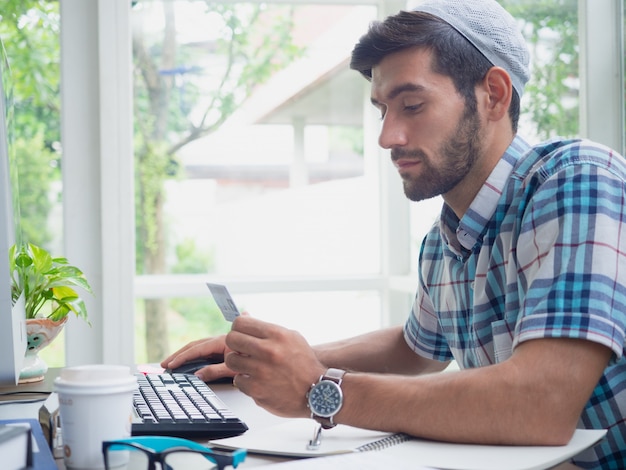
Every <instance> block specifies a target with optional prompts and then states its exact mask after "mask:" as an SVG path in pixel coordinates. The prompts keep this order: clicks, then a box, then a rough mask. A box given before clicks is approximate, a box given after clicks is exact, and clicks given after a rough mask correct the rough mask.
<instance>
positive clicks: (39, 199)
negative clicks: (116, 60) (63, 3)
mask: <svg viewBox="0 0 626 470" xmlns="http://www.w3.org/2000/svg"><path fill="white" fill-rule="evenodd" d="M59 31H60V15H59V2H50V1H48V0H4V1H3V3H2V8H1V9H0V38H1V39H2V41H3V43H4V46H5V49H6V53H7V56H8V59H9V64H10V68H11V93H12V97H13V106H14V113H13V122H12V131H13V145H14V148H13V152H14V155H15V159H16V162H17V173H18V175H19V191H18V194H19V198H18V199H19V203H20V216H21V217H20V225H21V229H22V232H23V238H24V240H28V241H30V242H32V243H34V244H36V245H45V244H47V243H48V242H49V241H50V238H51V236H50V232H49V231H48V227H47V224H46V223H45V222H46V221H47V218H48V214H49V213H50V210H51V208H52V201H51V196H50V189H51V185H52V183H53V182H54V181H55V180H57V181H58V180H59V179H60V174H59V171H58V170H57V169H56V167H57V160H58V156H57V155H56V154H55V152H54V150H53V148H54V147H56V146H58V142H59V141H60V112H59V107H60V105H59V99H60V98H59V95H60V94H59V82H60V45H59Z"/></svg>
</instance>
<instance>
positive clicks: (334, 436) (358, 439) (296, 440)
mask: <svg viewBox="0 0 626 470" xmlns="http://www.w3.org/2000/svg"><path fill="white" fill-rule="evenodd" d="M315 429H316V427H315V424H314V421H312V420H311V419H292V420H286V421H285V422H283V423H281V424H278V425H275V426H270V427H267V428H261V429H253V430H249V431H248V432H246V433H245V434H242V435H240V436H236V437H229V438H225V439H216V440H212V441H209V445H210V446H211V447H216V448H223V449H235V448H245V449H248V452H250V453H257V454H267V455H278V456H283V457H326V458H324V459H323V461H324V465H325V466H324V468H329V469H334V468H338V469H339V468H341V469H342V470H345V469H347V468H358V465H359V464H364V463H366V462H367V461H368V460H369V459H371V458H372V457H373V455H369V454H365V452H367V451H378V452H376V454H380V455H379V456H378V455H377V457H380V458H382V459H385V460H386V462H387V463H389V464H390V465H389V468H406V466H404V467H403V466H402V465H400V464H401V463H402V462H404V463H406V462H410V463H411V465H412V467H411V468H413V469H415V468H418V466H420V465H421V466H426V467H435V468H438V469H451V470H456V469H464V470H476V469H481V470H489V469H492V470H501V469H502V468H507V469H510V470H538V469H546V468H550V467H553V466H555V465H557V464H559V463H561V462H564V461H566V460H568V459H570V458H571V457H573V456H575V455H577V454H579V453H580V452H582V451H584V450H585V449H587V448H589V447H591V446H593V445H594V444H596V443H597V442H598V441H600V440H601V439H602V438H603V437H604V436H605V434H606V431H605V430H587V429H585V430H581V429H578V430H576V432H575V433H574V436H573V437H572V439H571V441H570V442H569V443H568V444H567V445H564V446H534V447H533V446H496V445H469V444H454V443H448V442H436V441H428V440H424V439H415V438H411V437H410V436H407V435H406V434H390V433H384V432H380V431H370V430H366V429H359V428H353V427H351V426H344V425H341V424H340V425H338V426H337V427H335V428H333V429H329V430H326V431H323V433H322V440H321V445H320V446H319V448H318V449H316V450H311V449H309V448H307V444H308V443H309V440H311V439H312V437H313V435H314V430H315ZM340 456H341V458H339V457H340ZM305 460H308V459H305ZM315 461H316V462H317V463H318V464H319V463H320V461H318V460H317V459H315ZM335 461H336V463H337V465H336V466H335V465H333V463H335ZM313 463H314V462H311V464H313ZM326 464H328V465H326ZM396 464H398V465H396ZM307 465H308V464H307V463H306V462H305V461H302V460H299V461H294V462H291V463H290V464H287V463H284V464H279V466H280V468H285V469H287V468H291V466H293V468H294V470H295V469H296V468H298V469H300V468H302V469H303V470H304V469H305V468H312V467H310V466H307ZM350 465H352V466H350ZM363 468H365V467H363Z"/></svg>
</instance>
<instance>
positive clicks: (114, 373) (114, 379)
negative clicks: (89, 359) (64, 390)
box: [55, 364, 136, 385]
mask: <svg viewBox="0 0 626 470" xmlns="http://www.w3.org/2000/svg"><path fill="white" fill-rule="evenodd" d="M130 380H132V381H135V380H136V379H135V377H134V376H133V375H131V373H130V367H128V366H118V365H108V364H89V365H81V366H73V367H64V368H63V369H61V372H60V374H59V377H58V378H57V379H56V380H55V382H57V383H60V384H71V385H82V384H84V385H94V384H100V383H101V384H107V385H113V384H117V383H127V382H129V381H130Z"/></svg>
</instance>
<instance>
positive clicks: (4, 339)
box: [0, 38, 26, 385]
mask: <svg viewBox="0 0 626 470" xmlns="http://www.w3.org/2000/svg"><path fill="white" fill-rule="evenodd" d="M11 83H12V82H11V76H10V69H9V62H8V60H7V55H6V52H5V49H4V44H3V43H2V39H1V38H0V385H16V384H17V383H18V380H19V375H20V371H21V369H22V364H23V362H24V353H25V352H26V314H25V311H24V299H23V296H22V297H20V299H18V301H16V302H15V305H14V304H13V301H12V295H11V273H10V271H9V269H10V268H9V248H10V247H11V246H12V245H13V244H14V243H16V242H19V241H21V235H20V233H19V205H18V203H17V168H16V162H15V160H14V154H13V152H12V146H11V138H12V127H11V126H12V123H13V122H12V118H13V101H12V85H11Z"/></svg>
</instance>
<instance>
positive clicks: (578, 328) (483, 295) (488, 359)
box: [404, 137, 626, 469]
mask: <svg viewBox="0 0 626 470" xmlns="http://www.w3.org/2000/svg"><path fill="white" fill-rule="evenodd" d="M419 266H420V268H419V269H420V283H419V288H418V291H417V296H416V299H415V304H414V306H413V312H412V315H410V316H409V319H408V320H407V323H406V325H405V329H404V331H405V338H406V341H407V343H408V344H409V346H410V347H411V348H412V349H413V350H414V351H415V352H416V353H418V354H420V355H422V356H425V357H428V358H431V359H436V360H449V359H455V360H456V361H457V362H458V364H459V366H460V367H461V368H469V367H480V366H485V365H489V364H495V363H498V362H502V361H504V360H506V359H508V358H509V357H510V356H511V353H512V350H513V349H514V348H515V346H516V345H517V344H519V343H521V342H523V341H527V340H531V339H535V338H579V339H586V340H589V341H594V342H597V343H600V344H603V345H605V346H607V347H608V348H610V349H611V350H612V351H613V353H614V355H613V358H612V360H611V363H610V364H609V367H607V369H606V370H605V371H604V375H603V376H602V378H601V379H600V382H599V383H598V385H597V387H596V388H595V390H594V392H593V395H592V397H591V399H590V400H589V402H588V403H587V405H586V407H585V410H584V411H583V414H582V416H581V419H580V421H579V427H581V428H596V429H598V428H605V429H608V430H609V433H608V435H607V438H606V439H604V440H603V441H602V443H601V444H599V445H597V446H596V447H594V448H593V449H591V450H590V451H588V452H585V453H583V454H581V455H580V456H578V457H577V458H576V460H575V463H576V464H577V465H579V466H581V467H583V468H598V469H600V468H602V469H624V468H626V440H625V439H626V422H625V418H626V359H625V357H624V355H623V351H624V337H625V330H626V161H625V160H624V158H623V157H622V156H620V155H619V154H617V153H616V152H613V151H612V150H610V149H608V148H606V147H603V146H600V145H598V144H595V143H592V142H589V141H585V140H552V141H548V142H546V143H543V144H540V145H538V146H535V147H532V148H531V147H530V146H529V145H528V144H527V143H526V142H524V141H523V139H521V138H520V137H516V138H515V139H514V141H513V142H512V144H511V145H510V147H509V148H508V149H507V151H506V153H505V154H504V155H503V157H502V158H501V159H500V161H499V163H498V165H497V166H496V168H495V169H494V170H493V171H492V173H491V175H490V176H489V178H488V179H487V181H486V183H485V184H484V185H483V187H482V188H481V190H480V192H479V193H478V195H477V196H476V198H475V199H474V201H472V204H471V206H470V208H469V210H468V211H467V212H466V213H465V215H464V216H463V217H462V219H461V220H459V219H458V218H457V217H456V215H455V214H454V212H453V211H452V210H451V209H450V208H449V207H448V206H447V205H445V204H444V207H443V209H442V213H441V218H440V220H439V221H438V223H437V224H435V226H433V228H432V229H431V230H430V232H429V233H428V234H427V236H426V237H425V239H424V242H423V244H422V249H421V253H420V265H419Z"/></svg>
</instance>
